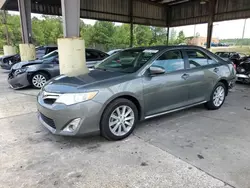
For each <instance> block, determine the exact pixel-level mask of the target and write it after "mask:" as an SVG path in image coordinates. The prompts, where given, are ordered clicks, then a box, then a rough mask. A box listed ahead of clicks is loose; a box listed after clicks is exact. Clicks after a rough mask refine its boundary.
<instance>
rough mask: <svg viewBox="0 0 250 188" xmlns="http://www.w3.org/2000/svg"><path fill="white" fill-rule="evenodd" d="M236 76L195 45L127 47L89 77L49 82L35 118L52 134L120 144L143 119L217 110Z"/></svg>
mask: <svg viewBox="0 0 250 188" xmlns="http://www.w3.org/2000/svg"><path fill="white" fill-rule="evenodd" d="M235 74H236V73H235V69H234V66H233V65H232V63H230V62H227V61H224V60H222V59H221V58H220V57H218V56H216V55H214V54H213V53H211V52H209V51H207V50H205V49H203V48H200V47H196V46H154V47H138V48H130V49H126V50H123V51H120V52H118V53H115V54H114V55H112V56H110V57H108V58H107V59H105V60H104V61H102V62H101V63H99V64H98V65H96V66H95V68H94V69H93V70H90V72H89V73H88V74H83V75H78V76H74V77H70V76H67V75H60V76H58V77H55V78H53V79H52V80H50V81H48V82H47V83H46V84H45V86H44V87H43V88H42V90H41V91H40V93H39V94H38V96H37V107H38V112H39V113H38V118H39V120H40V121H41V123H42V124H43V125H44V126H45V127H46V128H47V129H49V130H50V131H51V132H52V133H53V134H58V135H67V136H79V135H86V134H90V133H100V134H101V135H102V136H104V137H106V138H107V139H110V140H120V139H123V138H126V137H127V136H129V135H130V134H131V133H132V132H133V130H134V129H135V127H136V124H137V122H138V121H141V120H144V119H148V118H152V117H156V116H160V115H164V114H167V113H171V112H174V111H177V110H181V109H185V108H189V107H192V106H195V105H200V104H205V106H206V108H208V109H210V110H216V109H219V108H220V107H221V106H222V105H223V103H224V101H225V98H226V96H227V95H228V91H229V89H230V88H231V87H233V85H234V82H235Z"/></svg>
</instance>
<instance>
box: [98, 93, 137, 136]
mask: <svg viewBox="0 0 250 188" xmlns="http://www.w3.org/2000/svg"><path fill="white" fill-rule="evenodd" d="M137 120H138V110H137V108H136V106H135V104H134V103H133V102H131V101H130V100H127V99H123V98H119V99H116V100H114V101H113V102H111V103H110V104H109V105H108V107H107V108H106V109H105V110H104V113H103V116H102V119H101V134H102V136H104V137H105V138H107V139H108V140H121V139H124V138H126V137H128V136H129V135H130V134H131V133H132V132H133V130H134V128H135V125H136V122H137Z"/></svg>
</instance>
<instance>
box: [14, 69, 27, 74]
mask: <svg viewBox="0 0 250 188" xmlns="http://www.w3.org/2000/svg"><path fill="white" fill-rule="evenodd" d="M26 70H27V67H23V68H20V69H17V70H16V71H15V73H14V74H15V75H16V76H17V75H18V74H22V73H24V72H25V71H26Z"/></svg>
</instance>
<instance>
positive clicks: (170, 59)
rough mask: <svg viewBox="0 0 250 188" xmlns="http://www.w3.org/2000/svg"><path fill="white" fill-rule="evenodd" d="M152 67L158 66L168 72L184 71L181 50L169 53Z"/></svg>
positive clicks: (163, 55) (162, 56)
mask: <svg viewBox="0 0 250 188" xmlns="http://www.w3.org/2000/svg"><path fill="white" fill-rule="evenodd" d="M152 66H158V67H162V68H164V69H165V71H166V72H167V73H168V72H174V71H178V70H182V69H184V67H185V63H184V60H183V58H182V54H181V52H180V51H179V50H173V51H168V52H166V53H164V54H162V55H161V56H160V57H159V58H158V59H157V60H155V61H154V62H153V64H152Z"/></svg>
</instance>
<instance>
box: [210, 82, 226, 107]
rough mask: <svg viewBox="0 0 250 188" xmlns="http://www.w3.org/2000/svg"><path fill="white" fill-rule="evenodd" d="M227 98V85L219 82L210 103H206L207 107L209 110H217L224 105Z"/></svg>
mask: <svg viewBox="0 0 250 188" xmlns="http://www.w3.org/2000/svg"><path fill="white" fill-rule="evenodd" d="M225 98H226V87H225V84H223V83H221V82H219V83H218V84H216V86H215V87H214V90H213V92H212V94H211V96H210V101H209V102H207V103H206V107H207V108H208V109H209V110H217V109H219V108H220V107H221V106H222V105H223V103H224V101H225Z"/></svg>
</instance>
